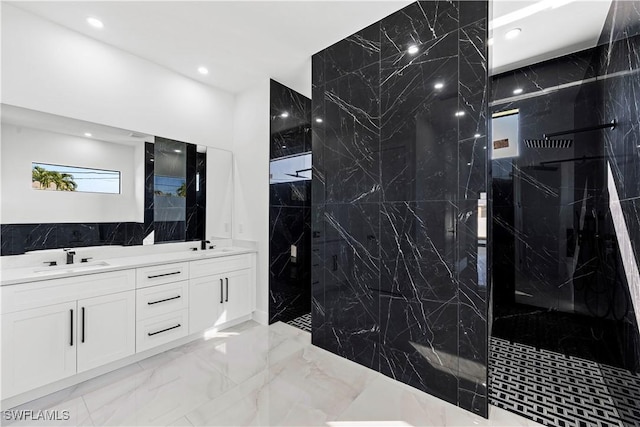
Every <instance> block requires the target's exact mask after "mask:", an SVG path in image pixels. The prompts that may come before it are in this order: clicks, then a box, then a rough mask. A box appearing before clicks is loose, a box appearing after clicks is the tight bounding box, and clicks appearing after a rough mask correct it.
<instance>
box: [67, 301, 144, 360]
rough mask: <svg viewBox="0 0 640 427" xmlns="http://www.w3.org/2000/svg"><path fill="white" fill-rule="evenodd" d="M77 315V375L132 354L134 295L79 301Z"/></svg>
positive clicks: (133, 345)
mask: <svg viewBox="0 0 640 427" xmlns="http://www.w3.org/2000/svg"><path fill="white" fill-rule="evenodd" d="M76 315H77V317H78V320H77V325H78V327H77V334H76V335H77V336H76V340H77V342H78V372H84V371H87V370H89V369H93V368H97V367H98V366H102V365H106V364H107V363H110V362H113V361H115V360H119V359H123V358H125V357H127V356H130V355H132V354H134V353H135V351H136V335H135V330H134V328H133V325H134V323H135V316H136V294H135V292H134V291H127V292H119V293H117V294H111V295H104V296H100V297H95V298H87V299H83V300H79V301H78V309H77V313H76Z"/></svg>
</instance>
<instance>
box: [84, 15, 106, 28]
mask: <svg viewBox="0 0 640 427" xmlns="http://www.w3.org/2000/svg"><path fill="white" fill-rule="evenodd" d="M87 23H88V24H89V25H91V26H92V27H93V28H103V27H104V24H103V23H102V21H101V20H99V19H98V18H94V17H89V18H87Z"/></svg>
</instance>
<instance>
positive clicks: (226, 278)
mask: <svg viewBox="0 0 640 427" xmlns="http://www.w3.org/2000/svg"><path fill="white" fill-rule="evenodd" d="M224 280H226V282H227V298H226V299H225V301H229V278H228V277H225V278H224Z"/></svg>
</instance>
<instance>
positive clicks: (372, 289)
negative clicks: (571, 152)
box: [312, 1, 488, 416]
mask: <svg viewBox="0 0 640 427" xmlns="http://www.w3.org/2000/svg"><path fill="white" fill-rule="evenodd" d="M487 13H488V12H487V3H486V2H482V1H478V2H457V1H453V2H451V1H433V2H431V1H429V2H427V1H425V2H416V3H413V4H411V5H409V6H407V7H405V8H403V9H402V10H400V11H398V12H396V13H394V14H392V15H390V16H389V17H387V18H385V19H383V20H382V21H380V22H378V23H375V24H373V25H371V26H369V27H367V28H365V29H363V30H362V31H359V32H358V33H356V34H354V35H352V36H350V37H347V38H346V39H344V40H342V41H340V42H338V43H336V44H335V45H333V46H330V47H329V48H327V49H325V50H323V51H321V52H319V53H317V54H316V55H314V56H313V67H312V68H313V70H312V73H313V74H312V80H313V115H314V121H313V122H312V125H313V133H312V135H313V140H312V148H313V192H312V194H313V199H312V232H313V239H312V248H313V268H312V295H313V308H312V309H313V311H312V321H313V333H312V342H313V343H314V344H315V345H317V346H320V347H322V348H325V349H327V350H329V351H332V352H334V353H336V354H338V355H340V356H342V357H345V358H348V359H350V360H353V361H355V362H357V363H360V364H362V365H365V366H367V367H369V368H371V369H375V370H377V371H380V372H382V373H384V374H385V375H387V376H389V377H392V378H395V379H397V380H399V381H402V382H404V383H407V384H409V385H412V386H414V387H416V388H418V389H420V390H423V391H425V392H428V393H431V394H433V395H435V396H438V397H440V398H442V399H445V400H447V401H449V402H451V403H454V404H457V405H459V406H461V407H463V408H465V409H468V410H470V411H473V412H476V413H478V414H481V415H483V416H486V415H487V408H488V403H487V327H486V322H487V292H486V289H487V280H486V265H487V264H486V260H485V258H486V255H485V254H486V249H485V248H483V247H481V243H480V242H479V240H480V239H479V238H478V220H477V212H478V200H479V199H480V198H481V193H485V192H486V188H487V187H486V185H487V158H486V150H485V149H484V147H485V145H486V130H487V58H486V39H487ZM316 117H317V118H320V119H321V120H322V121H321V122H317V121H316V120H315V118H316ZM482 197H484V195H482ZM482 245H484V243H482Z"/></svg>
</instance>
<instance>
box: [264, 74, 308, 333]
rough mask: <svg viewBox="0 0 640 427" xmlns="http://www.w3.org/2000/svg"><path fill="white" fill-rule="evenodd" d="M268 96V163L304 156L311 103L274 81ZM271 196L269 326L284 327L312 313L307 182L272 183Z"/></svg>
mask: <svg viewBox="0 0 640 427" xmlns="http://www.w3.org/2000/svg"><path fill="white" fill-rule="evenodd" d="M270 96H271V100H270V104H271V105H270V107H271V108H270V111H271V112H270V115H271V117H270V129H271V139H270V144H271V145H270V159H271V160H272V161H273V160H278V159H280V160H282V159H286V158H293V157H297V156H303V155H305V154H308V153H309V152H310V151H311V100H310V99H309V98H306V97H305V96H303V95H301V94H299V93H298V92H296V91H294V90H292V89H290V88H288V87H286V86H284V85H282V84H280V83H278V82H276V81H274V80H271V95H270ZM296 172H297V170H290V171H287V173H289V175H287V176H290V175H294V176H295V175H296ZM298 175H299V176H306V177H310V176H311V171H299V173H298ZM269 192H270V194H269V222H270V235H269V322H270V323H273V322H277V321H283V322H286V321H289V320H293V319H295V318H296V317H299V316H301V315H303V314H308V313H310V311H311V263H312V261H311V258H312V251H311V180H310V179H306V180H298V179H296V178H294V177H291V180H290V181H288V182H287V180H284V181H272V182H271V183H270V185H269ZM294 246H295V248H296V251H295V256H294V255H293V253H292V247H294Z"/></svg>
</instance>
